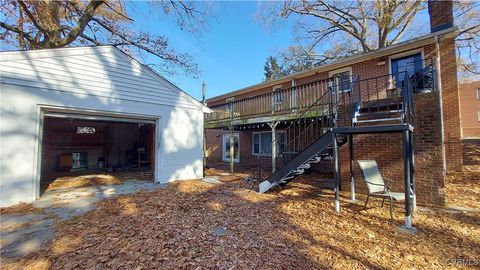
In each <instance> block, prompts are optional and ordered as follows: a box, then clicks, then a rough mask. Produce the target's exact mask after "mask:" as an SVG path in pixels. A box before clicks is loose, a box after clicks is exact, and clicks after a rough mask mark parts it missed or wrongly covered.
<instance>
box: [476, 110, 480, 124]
mask: <svg viewBox="0 0 480 270" xmlns="http://www.w3.org/2000/svg"><path fill="white" fill-rule="evenodd" d="M477 120H478V122H480V110H478V113H477Z"/></svg>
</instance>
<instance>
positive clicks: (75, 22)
mask: <svg viewBox="0 0 480 270" xmlns="http://www.w3.org/2000/svg"><path fill="white" fill-rule="evenodd" d="M0 4H1V5H2V11H1V14H2V20H1V21H0V27H1V28H0V39H1V40H2V42H6V43H8V44H11V45H13V46H15V47H18V48H20V49H27V50H28V49H39V48H59V47H65V46H78V45H104V44H111V45H114V46H117V47H119V48H120V49H122V50H123V51H125V52H127V53H129V54H133V55H135V56H144V55H145V54H146V55H153V56H156V57H158V58H160V61H159V62H158V63H157V64H154V65H155V67H157V68H159V69H161V71H162V72H174V70H176V69H177V68H180V69H182V70H183V71H184V72H185V73H186V74H187V75H190V76H196V75H197V73H198V67H197V65H196V64H195V63H194V62H193V60H192V58H191V56H190V55H188V54H186V53H179V52H177V51H175V50H174V49H173V48H172V47H171V46H170V44H169V40H168V38H167V37H166V36H162V35H161V36H157V35H154V34H151V33H148V32H143V31H141V30H138V27H135V24H134V20H133V19H132V18H131V17H130V16H129V14H127V8H126V5H127V4H132V5H135V4H136V3H135V2H124V1H115V0H111V1H107V0H89V1H87V0H85V1H82V0H69V1H55V0H44V1H38V0H25V1H22V0H15V1H14V0H2V1H1V2H0ZM149 7H150V8H151V9H155V12H157V14H154V15H153V18H152V19H155V17H157V18H158V17H159V16H160V13H162V14H167V15H169V16H173V17H174V18H175V19H176V22H177V24H178V25H179V27H180V28H181V29H185V30H187V31H190V32H191V33H198V31H200V30H201V29H202V28H203V27H204V26H205V24H206V19H207V17H208V14H209V12H210V9H209V8H208V7H207V6H202V5H201V4H199V3H197V2H185V1H181V0H180V1H173V0H172V1H161V0H158V1H152V2H149ZM152 21H153V20H152ZM159 25H160V24H159Z"/></svg>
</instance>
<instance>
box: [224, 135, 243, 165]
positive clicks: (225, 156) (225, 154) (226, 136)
mask: <svg viewBox="0 0 480 270" xmlns="http://www.w3.org/2000/svg"><path fill="white" fill-rule="evenodd" d="M228 136H230V133H228V134H223V136H222V160H223V161H226V162H229V161H230V158H227V149H226V140H227V138H228ZM233 136H234V137H238V158H237V159H233V161H234V162H235V163H240V134H239V133H233ZM228 151H230V149H228ZM234 156H235V155H234Z"/></svg>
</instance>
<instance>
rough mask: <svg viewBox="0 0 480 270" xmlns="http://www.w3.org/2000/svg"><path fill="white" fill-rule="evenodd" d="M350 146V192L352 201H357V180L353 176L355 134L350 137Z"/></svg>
mask: <svg viewBox="0 0 480 270" xmlns="http://www.w3.org/2000/svg"><path fill="white" fill-rule="evenodd" d="M348 146H349V149H350V181H351V184H350V185H351V186H350V191H351V194H352V201H355V200H356V199H355V178H354V176H353V134H349V136H348Z"/></svg>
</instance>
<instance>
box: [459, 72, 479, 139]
mask: <svg viewBox="0 0 480 270" xmlns="http://www.w3.org/2000/svg"><path fill="white" fill-rule="evenodd" d="M458 88H459V89H458V90H459V95H460V115H461V122H462V138H480V121H479V119H478V112H480V99H478V98H477V89H480V81H476V82H471V83H461V84H459V86H458Z"/></svg>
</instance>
